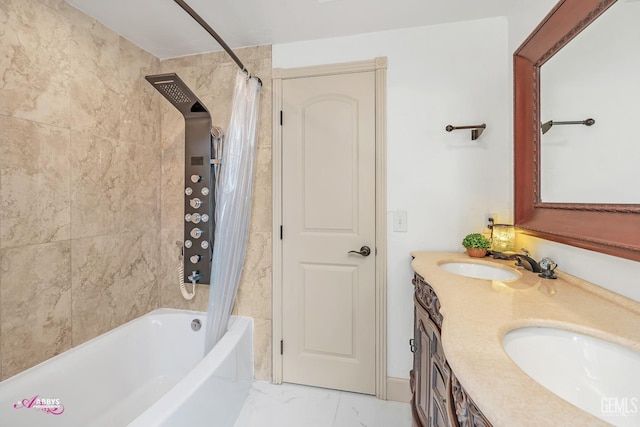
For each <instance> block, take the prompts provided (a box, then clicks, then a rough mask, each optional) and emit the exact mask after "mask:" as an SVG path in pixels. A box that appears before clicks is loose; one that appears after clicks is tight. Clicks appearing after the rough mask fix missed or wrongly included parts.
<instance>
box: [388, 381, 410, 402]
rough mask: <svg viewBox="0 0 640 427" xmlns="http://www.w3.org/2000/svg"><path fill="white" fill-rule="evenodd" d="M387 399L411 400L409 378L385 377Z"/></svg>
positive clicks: (397, 400)
mask: <svg viewBox="0 0 640 427" xmlns="http://www.w3.org/2000/svg"><path fill="white" fill-rule="evenodd" d="M387 400H393V401H395V402H403V403H409V402H410V401H411V388H410V387H409V378H395V377H387Z"/></svg>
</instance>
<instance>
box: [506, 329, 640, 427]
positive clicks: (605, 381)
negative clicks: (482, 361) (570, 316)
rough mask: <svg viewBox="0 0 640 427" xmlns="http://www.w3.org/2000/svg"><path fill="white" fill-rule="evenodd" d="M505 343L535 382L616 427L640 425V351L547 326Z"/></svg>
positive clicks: (518, 332)
mask: <svg viewBox="0 0 640 427" xmlns="http://www.w3.org/2000/svg"><path fill="white" fill-rule="evenodd" d="M502 345H503V347H504V349H505V351H506V352H507V354H508V355H509V357H511V359H512V360H513V361H514V362H515V363H516V364H517V365H518V366H519V367H520V368H521V369H522V370H523V371H524V372H525V373H526V374H527V375H529V376H530V377H531V378H533V379H534V380H535V381H536V382H538V383H540V384H541V385H543V386H544V387H545V388H547V389H548V390H550V391H552V392H553V393H555V394H557V395H558V396H560V397H562V398H563V399H565V400H566V401H568V402H570V403H572V404H574V405H575V406H577V407H579V408H581V409H583V410H585V411H587V412H589V413H590V414H592V415H595V416H596V417H598V418H600V419H602V420H605V421H607V422H609V423H611V424H613V425H616V426H633V427H637V426H640V352H638V351H633V350H631V349H629V348H627V347H624V346H621V345H618V344H614V343H612V342H609V341H604V340H601V339H598V338H593V337H590V336H586V335H582V334H579V333H576V332H570V331H566V330H563V329H555V328H548V327H525V328H519V329H514V330H511V331H509V332H507V333H506V334H505V335H504V337H503V341H502Z"/></svg>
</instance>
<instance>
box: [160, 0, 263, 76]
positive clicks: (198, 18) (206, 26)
mask: <svg viewBox="0 0 640 427" xmlns="http://www.w3.org/2000/svg"><path fill="white" fill-rule="evenodd" d="M173 1H175V2H176V3H178V6H180V7H181V8H182V9H183V10H184V11H185V12H187V13H188V14H189V15H191V17H192V18H193V19H195V20H196V22H197V23H198V24H200V25H201V26H202V28H204V29H205V30H207V32H208V33H209V34H211V37H213V38H214V39H216V41H217V42H218V44H219V45H220V46H222V48H223V49H224V50H225V52H227V54H228V55H229V56H230V57H231V59H233V61H234V62H235V63H236V64H238V67H240V69H241V70H242V71H244V72H245V73H247V74H248V75H249V77H251V74H250V73H249V70H247V68H246V67H245V66H244V64H243V63H242V61H240V58H238V57H237V56H236V54H235V53H234V52H233V50H231V48H230V47H229V45H228V44H226V43H225V42H224V40H222V37H220V36H219V35H218V33H216V32H215V31H214V30H213V28H211V26H210V25H209V24H207V22H206V21H205V20H204V19H202V17H201V16H200V15H198V13H197V12H196V11H195V10H193V9H191V7H190V6H189V5H188V4H187V3H186V2H185V1H184V0H173ZM254 77H255V78H256V79H258V83H260V85H262V80H260V78H259V77H257V76H254Z"/></svg>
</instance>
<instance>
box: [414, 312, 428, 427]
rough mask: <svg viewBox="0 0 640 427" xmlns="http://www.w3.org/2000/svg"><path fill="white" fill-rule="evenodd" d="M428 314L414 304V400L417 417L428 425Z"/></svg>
mask: <svg viewBox="0 0 640 427" xmlns="http://www.w3.org/2000/svg"><path fill="white" fill-rule="evenodd" d="M429 323H430V322H429V316H428V315H427V313H426V312H425V311H424V310H422V308H421V307H420V306H419V305H416V306H415V335H414V336H415V345H416V352H415V353H414V371H415V373H414V378H415V387H416V389H415V393H416V394H415V400H416V407H417V412H418V417H419V418H420V421H421V422H422V424H423V425H425V426H426V425H429V404H430V401H431V397H430V395H429V390H430V389H431V379H430V376H431V366H430V365H431V362H430V358H429V352H430V348H431V340H430V335H431V330H430V329H431V328H430V325H429Z"/></svg>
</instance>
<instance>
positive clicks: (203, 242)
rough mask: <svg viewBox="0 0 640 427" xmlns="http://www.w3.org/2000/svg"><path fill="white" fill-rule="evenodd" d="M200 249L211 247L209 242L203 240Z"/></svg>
mask: <svg viewBox="0 0 640 427" xmlns="http://www.w3.org/2000/svg"><path fill="white" fill-rule="evenodd" d="M200 247H201V248H202V249H207V248H208V247H209V242H207V241H206V240H203V241H202V242H201V243H200Z"/></svg>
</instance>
